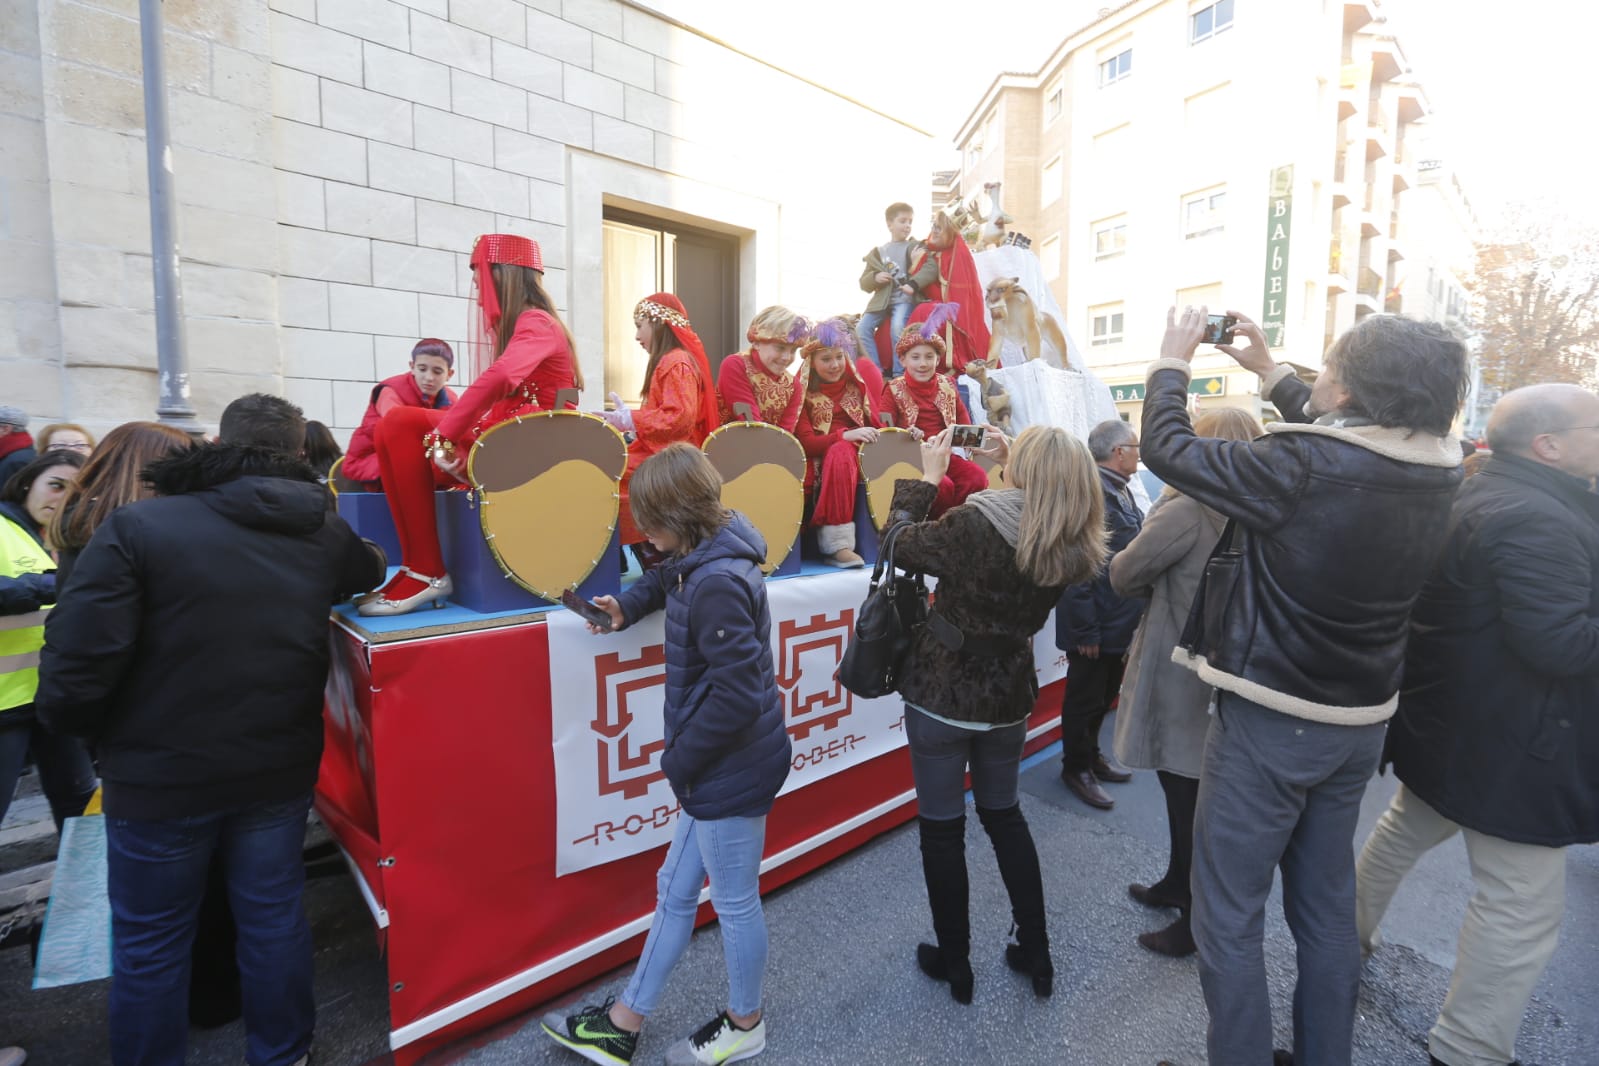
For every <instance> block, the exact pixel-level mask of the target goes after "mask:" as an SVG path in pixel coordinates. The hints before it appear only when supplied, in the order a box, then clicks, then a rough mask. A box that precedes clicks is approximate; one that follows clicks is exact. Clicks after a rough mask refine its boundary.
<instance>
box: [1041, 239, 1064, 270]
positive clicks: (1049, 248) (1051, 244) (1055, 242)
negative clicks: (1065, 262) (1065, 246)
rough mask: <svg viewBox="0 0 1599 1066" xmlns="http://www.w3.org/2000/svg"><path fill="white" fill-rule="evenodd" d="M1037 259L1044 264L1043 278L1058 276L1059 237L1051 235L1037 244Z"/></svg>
mask: <svg viewBox="0 0 1599 1066" xmlns="http://www.w3.org/2000/svg"><path fill="white" fill-rule="evenodd" d="M1038 259H1039V261H1040V262H1041V263H1043V265H1044V280H1045V281H1054V280H1055V279H1056V278H1058V277H1060V238H1059V237H1051V238H1050V239H1049V240H1047V241H1045V242H1044V243H1043V244H1040V245H1039V246H1038Z"/></svg>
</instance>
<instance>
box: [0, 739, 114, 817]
mask: <svg viewBox="0 0 1599 1066" xmlns="http://www.w3.org/2000/svg"><path fill="white" fill-rule="evenodd" d="M15 713H18V712H14V711H0V822H3V821H5V817H6V811H7V810H8V809H9V808H10V807H11V797H12V795H13V794H14V793H15V792H16V791H17V778H19V777H21V776H22V764H23V763H24V762H25V761H27V758H28V753H29V752H30V751H31V752H33V764H34V765H35V766H37V767H38V768H39V786H40V788H41V789H42V790H43V792H44V797H45V799H47V800H49V801H50V813H51V814H52V815H53V816H54V817H55V821H56V832H58V833H59V832H60V831H61V823H62V822H64V821H66V820H67V819H68V818H75V817H77V816H78V815H80V814H82V813H83V808H84V807H85V806H87V805H88V803H89V799H90V797H92V796H93V795H94V786H95V778H94V764H93V763H92V762H90V761H89V752H88V749H86V748H85V747H84V746H83V741H81V740H79V739H78V738H77V737H63V736H59V735H57V734H55V733H52V732H50V731H49V730H48V729H46V728H45V727H44V726H42V725H40V724H39V723H38V722H37V721H26V722H22V723H19V724H17V725H7V724H6V721H5V716H6V715H7V714H15Z"/></svg>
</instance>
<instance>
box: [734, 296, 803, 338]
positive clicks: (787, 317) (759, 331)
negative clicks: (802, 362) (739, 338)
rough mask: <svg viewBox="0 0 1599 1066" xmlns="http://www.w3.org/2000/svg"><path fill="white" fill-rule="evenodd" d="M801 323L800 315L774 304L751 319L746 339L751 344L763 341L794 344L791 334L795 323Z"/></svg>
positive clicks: (762, 309) (764, 308)
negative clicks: (790, 337) (790, 338)
mask: <svg viewBox="0 0 1599 1066" xmlns="http://www.w3.org/2000/svg"><path fill="white" fill-rule="evenodd" d="M798 321H799V315H797V314H795V313H794V312H793V311H790V310H789V309H788V308H786V307H784V306H783V305H782V304H773V305H772V306H771V307H763V308H761V310H760V312H759V313H758V314H756V316H755V317H754V318H752V319H750V328H749V330H748V331H746V333H745V335H744V336H745V339H746V340H748V341H749V342H750V343H751V344H758V343H760V342H762V341H765V342H768V343H770V344H793V343H794V342H793V341H791V340H789V339H788V338H789V334H790V333H792V332H793V329H794V323H795V322H798Z"/></svg>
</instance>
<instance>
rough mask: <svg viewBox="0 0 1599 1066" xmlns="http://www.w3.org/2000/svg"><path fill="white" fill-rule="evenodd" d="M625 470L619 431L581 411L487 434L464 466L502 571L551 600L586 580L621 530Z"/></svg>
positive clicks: (519, 421) (539, 416)
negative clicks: (620, 501) (618, 521)
mask: <svg viewBox="0 0 1599 1066" xmlns="http://www.w3.org/2000/svg"><path fill="white" fill-rule="evenodd" d="M626 468H627V442H626V441H624V440H623V439H622V435H621V434H620V433H618V432H617V431H616V430H614V429H612V428H611V426H610V424H609V423H608V422H606V421H605V419H603V418H599V417H597V416H595V415H590V414H585V413H583V412H582V411H539V412H537V413H536V414H531V415H523V416H522V417H520V418H514V419H511V420H510V421H507V422H501V423H500V424H499V425H497V426H494V427H493V428H491V429H489V430H488V431H487V432H485V433H484V434H483V435H482V436H481V437H479V438H478V439H477V443H476V444H474V445H473V446H472V454H471V455H470V456H469V457H468V459H467V467H466V470H467V477H469V478H470V479H471V480H472V484H473V485H474V486H475V487H476V488H477V491H478V497H479V499H480V500H481V501H482V503H481V505H480V506H479V508H478V514H479V516H480V521H481V522H482V525H483V539H484V540H485V541H486V542H487V543H488V546H489V551H490V552H492V553H493V555H494V561H495V562H497V563H499V564H500V569H501V570H504V571H505V573H506V576H508V577H509V578H510V579H511V580H512V581H515V582H516V583H517V584H518V585H521V586H522V587H523V588H525V589H527V590H528V591H529V592H532V593H534V594H536V595H539V596H543V597H544V598H545V599H547V600H556V599H559V598H560V595H561V592H562V590H563V589H568V588H576V587H577V586H578V585H580V584H582V583H583V581H584V580H585V579H586V578H587V577H588V576H589V574H591V573H593V571H594V567H595V565H596V564H597V563H598V562H599V561H600V559H601V557H602V556H603V555H604V553H605V550H606V549H607V548H608V547H609V546H610V543H611V536H612V534H614V533H615V532H616V516H617V506H618V485H619V483H620V482H621V479H622V471H623V470H625V469H626Z"/></svg>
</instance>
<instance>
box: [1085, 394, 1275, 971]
mask: <svg viewBox="0 0 1599 1066" xmlns="http://www.w3.org/2000/svg"><path fill="white" fill-rule="evenodd" d="M1194 432H1195V434H1197V435H1198V436H1201V437H1217V438H1220V439H1222V440H1239V441H1250V440H1254V439H1255V438H1256V437H1258V436H1260V435H1261V434H1262V433H1264V432H1265V430H1263V429H1261V427H1260V423H1259V422H1257V421H1256V420H1255V418H1254V416H1252V415H1250V414H1247V413H1246V412H1244V411H1240V410H1238V409H1236V408H1223V409H1222V410H1218V411H1207V412H1206V413H1205V414H1203V415H1201V416H1200V417H1199V418H1198V419H1197V420H1196V421H1195V422H1194ZM1226 524H1227V520H1226V519H1225V518H1223V517H1222V516H1221V515H1219V514H1217V513H1216V512H1215V511H1212V510H1210V508H1208V507H1205V506H1202V505H1201V504H1200V503H1199V502H1198V501H1197V500H1195V499H1193V498H1192V497H1189V496H1184V495H1183V494H1182V493H1180V492H1178V491H1177V490H1176V489H1174V488H1172V487H1171V486H1170V485H1168V486H1167V487H1166V491H1165V492H1163V493H1162V494H1161V496H1160V499H1159V500H1157V501H1156V503H1155V506H1154V508H1153V509H1152V510H1151V511H1150V512H1149V517H1147V518H1145V519H1144V527H1143V529H1142V530H1141V531H1140V532H1139V534H1138V536H1136V537H1134V538H1133V539H1132V541H1131V542H1129V543H1128V545H1127V547H1125V548H1123V549H1122V550H1121V551H1119V552H1117V553H1116V557H1115V558H1114V559H1112V560H1111V562H1110V583H1111V587H1112V588H1113V589H1115V590H1116V594H1117V595H1119V596H1147V597H1149V606H1148V608H1146V609H1145V611H1144V617H1143V621H1141V622H1140V623H1139V626H1138V632H1137V634H1136V635H1134V637H1133V644H1132V647H1131V648H1130V649H1129V650H1128V652H1127V673H1126V675H1125V676H1124V677H1123V678H1122V690H1121V703H1120V704H1119V713H1118V714H1117V715H1116V758H1118V759H1120V760H1121V761H1122V762H1124V763H1126V764H1127V765H1128V766H1132V767H1137V768H1139V769H1145V770H1154V771H1156V773H1157V774H1158V776H1159V777H1160V787H1161V791H1163V792H1164V793H1166V821H1167V828H1168V830H1169V831H1170V833H1171V857H1170V859H1169V860H1168V861H1167V863H1166V874H1165V876H1164V877H1162V878H1161V879H1160V880H1159V881H1156V882H1155V883H1154V884H1152V885H1138V884H1134V885H1128V886H1127V893H1128V895H1130V896H1132V897H1133V899H1135V900H1137V901H1138V902H1139V903H1142V904H1143V905H1144V906H1146V907H1175V908H1177V910H1178V911H1179V914H1178V917H1177V920H1176V921H1175V922H1173V923H1172V924H1171V925H1169V926H1167V927H1166V928H1164V929H1161V930H1158V931H1156V932H1152V933H1140V934H1139V935H1138V942H1139V943H1140V944H1142V945H1143V946H1144V947H1146V948H1148V949H1149V950H1150V951H1153V952H1156V953H1158V954H1161V955H1170V956H1172V957H1173V958H1182V957H1183V956H1185V955H1192V954H1193V953H1194V951H1195V948H1194V936H1193V933H1192V932H1190V931H1189V927H1188V906H1189V902H1190V896H1189V892H1188V870H1189V862H1190V860H1191V859H1192V858H1193V854H1194V804H1195V803H1197V802H1198V800H1199V768H1200V766H1201V764H1202V763H1203V762H1204V754H1205V734H1206V732H1207V731H1208V730H1209V729H1210V713H1209V709H1208V708H1209V706H1210V694H1211V687H1210V686H1209V685H1207V684H1205V683H1204V682H1203V681H1201V680H1200V679H1199V676H1198V675H1197V674H1195V673H1194V672H1193V671H1192V670H1188V669H1186V668H1184V667H1181V666H1178V665H1177V664H1176V663H1174V662H1172V660H1171V653H1172V649H1173V648H1175V647H1176V646H1177V640H1178V638H1179V637H1181V636H1182V634H1183V626H1184V625H1185V624H1187V622H1188V608H1189V606H1190V605H1191V604H1192V603H1193V602H1194V593H1195V592H1197V591H1198V590H1199V582H1200V579H1201V578H1202V577H1204V575H1205V563H1206V561H1207V560H1209V559H1210V555H1211V552H1212V551H1214V550H1215V548H1216V542H1217V541H1218V540H1220V539H1221V534H1222V529H1223V528H1224V527H1225V526H1226Z"/></svg>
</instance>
